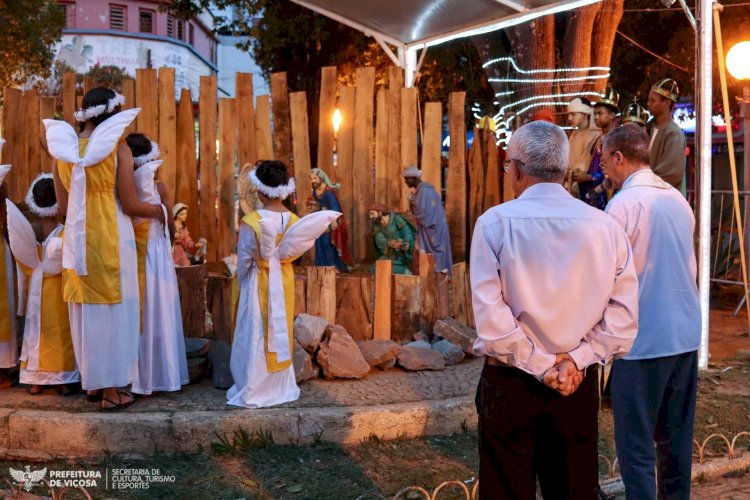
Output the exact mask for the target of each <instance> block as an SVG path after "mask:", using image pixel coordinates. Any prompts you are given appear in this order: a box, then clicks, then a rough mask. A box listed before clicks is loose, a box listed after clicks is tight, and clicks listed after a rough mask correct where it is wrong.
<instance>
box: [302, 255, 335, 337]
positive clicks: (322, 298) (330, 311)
mask: <svg viewBox="0 0 750 500" xmlns="http://www.w3.org/2000/svg"><path fill="white" fill-rule="evenodd" d="M307 289H308V290H311V291H313V293H308V294H307V314H311V315H313V316H320V317H321V318H324V319H325V320H326V321H328V322H329V323H330V324H332V325H333V324H335V323H336V268H335V267H333V266H325V267H319V266H308V267H307Z"/></svg>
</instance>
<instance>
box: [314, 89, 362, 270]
mask: <svg viewBox="0 0 750 500" xmlns="http://www.w3.org/2000/svg"><path fill="white" fill-rule="evenodd" d="M354 94H355V89H354V87H340V88H339V110H340V111H341V128H340V129H339V134H338V137H337V139H336V143H337V150H338V151H337V156H338V167H337V170H338V174H339V178H338V179H337V180H336V182H340V183H341V189H340V190H339V193H338V194H339V202H340V203H341V209H342V210H343V211H344V218H345V219H346V222H347V224H349V225H350V226H351V223H352V220H353V217H354V209H355V207H354V196H355V190H356V188H355V186H354V175H353V174H354V169H353V163H354ZM318 147H320V146H318ZM353 243H354V241H353V238H352V237H349V240H348V241H347V248H348V249H349V255H354V248H353Z"/></svg>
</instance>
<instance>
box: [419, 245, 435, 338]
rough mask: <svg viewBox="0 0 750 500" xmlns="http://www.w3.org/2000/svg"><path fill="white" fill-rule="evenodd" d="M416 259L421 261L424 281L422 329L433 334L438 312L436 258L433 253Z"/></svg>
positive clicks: (421, 255)
mask: <svg viewBox="0 0 750 500" xmlns="http://www.w3.org/2000/svg"><path fill="white" fill-rule="evenodd" d="M414 258H417V259H419V265H418V268H419V277H420V278H421V279H422V295H421V297H420V304H421V306H420V313H421V319H420V327H421V330H422V331H423V332H425V333H432V324H433V323H434V322H435V319H436V318H435V312H436V310H437V276H435V256H434V255H432V254H431V253H421V252H420V253H417V254H416V255H415V256H414Z"/></svg>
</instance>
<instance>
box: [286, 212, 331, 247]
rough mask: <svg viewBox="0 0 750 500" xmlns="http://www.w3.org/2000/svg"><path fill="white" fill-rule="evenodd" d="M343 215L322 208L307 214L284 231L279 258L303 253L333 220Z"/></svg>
mask: <svg viewBox="0 0 750 500" xmlns="http://www.w3.org/2000/svg"><path fill="white" fill-rule="evenodd" d="M339 217H341V212H336V211H334V210H320V211H319V212H313V213H311V214H309V215H305V216H304V217H302V218H301V219H300V220H298V221H297V222H296V223H295V224H294V225H293V226H292V227H290V228H289V230H287V232H286V233H284V236H283V237H282V238H281V241H280V242H279V258H281V259H289V258H292V257H297V256H299V255H302V254H303V253H305V252H306V251H307V250H309V249H310V247H312V246H313V245H314V244H315V240H317V239H318V237H319V236H320V235H321V234H323V233H324V232H325V231H326V229H327V228H328V226H329V225H330V224H331V222H333V221H335V220H336V219H338V218H339Z"/></svg>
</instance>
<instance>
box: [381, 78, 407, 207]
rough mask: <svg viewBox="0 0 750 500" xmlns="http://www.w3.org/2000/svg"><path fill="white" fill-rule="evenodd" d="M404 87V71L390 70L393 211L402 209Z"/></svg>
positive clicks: (389, 192)
mask: <svg viewBox="0 0 750 500" xmlns="http://www.w3.org/2000/svg"><path fill="white" fill-rule="evenodd" d="M403 86H404V70H403V69H402V68H399V67H396V66H390V67H389V68H388V179H387V182H388V183H387V186H388V187H387V189H386V195H387V197H388V199H387V201H386V203H385V204H386V206H387V207H388V208H389V209H391V210H399V209H400V207H401V198H402V196H401V188H402V186H403V187H404V190H405V189H406V186H405V185H404V180H403V178H402V177H401V170H402V168H401V140H402V137H401V90H402V88H403Z"/></svg>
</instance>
